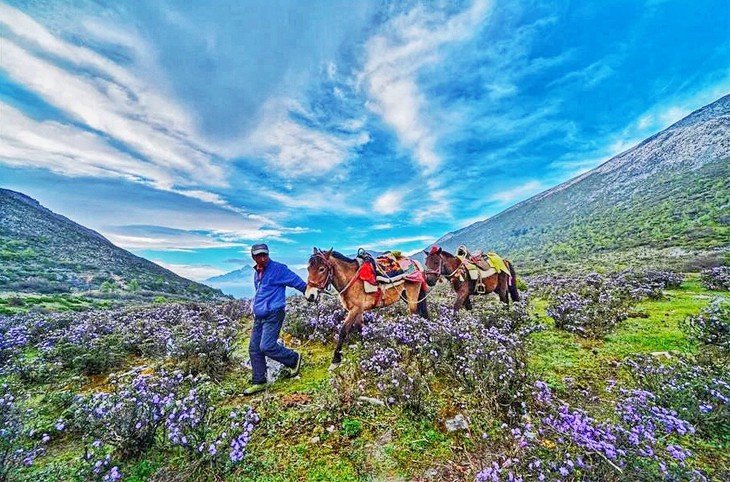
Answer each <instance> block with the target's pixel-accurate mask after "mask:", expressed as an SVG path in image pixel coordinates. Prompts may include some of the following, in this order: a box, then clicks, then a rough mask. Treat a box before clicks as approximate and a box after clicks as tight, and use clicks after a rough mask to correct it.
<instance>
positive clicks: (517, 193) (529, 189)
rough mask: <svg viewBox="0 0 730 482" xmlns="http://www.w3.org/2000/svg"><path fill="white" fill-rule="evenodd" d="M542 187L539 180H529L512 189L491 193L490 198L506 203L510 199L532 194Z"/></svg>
mask: <svg viewBox="0 0 730 482" xmlns="http://www.w3.org/2000/svg"><path fill="white" fill-rule="evenodd" d="M542 189H543V186H542V184H541V183H540V182H539V181H530V182H527V183H525V184H522V185H520V186H517V187H515V188H513V189H510V190H507V191H501V192H498V193H496V194H493V195H492V196H491V197H490V199H492V200H494V201H499V202H502V203H508V202H510V201H514V200H515V199H521V198H524V197H526V196H527V195H530V194H534V193H536V192H538V191H540V190H542Z"/></svg>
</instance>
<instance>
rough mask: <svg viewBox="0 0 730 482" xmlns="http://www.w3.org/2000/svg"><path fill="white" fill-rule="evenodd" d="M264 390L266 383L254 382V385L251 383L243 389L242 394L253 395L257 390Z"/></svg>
mask: <svg viewBox="0 0 730 482" xmlns="http://www.w3.org/2000/svg"><path fill="white" fill-rule="evenodd" d="M264 390H266V384H265V383H256V384H254V385H251V386H250V387H248V388H247V389H245V390H244V391H243V394H244V395H255V394H257V393H259V392H263V391H264Z"/></svg>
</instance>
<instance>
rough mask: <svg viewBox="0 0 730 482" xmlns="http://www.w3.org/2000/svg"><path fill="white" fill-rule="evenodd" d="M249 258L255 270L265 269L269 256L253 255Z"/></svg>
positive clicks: (264, 254)
mask: <svg viewBox="0 0 730 482" xmlns="http://www.w3.org/2000/svg"><path fill="white" fill-rule="evenodd" d="M251 257H252V258H253V260H254V261H255V262H256V267H257V268H266V265H267V264H269V255H268V254H266V253H259V254H254V255H253V256H251Z"/></svg>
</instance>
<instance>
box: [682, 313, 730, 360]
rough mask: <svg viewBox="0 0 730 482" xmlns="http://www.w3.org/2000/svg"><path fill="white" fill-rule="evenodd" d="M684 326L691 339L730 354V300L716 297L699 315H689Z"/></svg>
mask: <svg viewBox="0 0 730 482" xmlns="http://www.w3.org/2000/svg"><path fill="white" fill-rule="evenodd" d="M682 328H683V329H684V331H685V332H686V333H687V335H688V336H689V338H690V339H692V340H694V341H696V342H698V343H701V344H703V345H708V346H713V347H716V348H718V349H719V351H720V353H722V354H724V355H727V356H730V302H729V301H725V300H722V299H716V300H715V301H714V302H712V303H710V304H709V305H708V306H706V307H705V308H703V309H702V310H700V313H699V314H698V315H696V316H689V317H687V318H686V319H685V320H684V322H683V323H682Z"/></svg>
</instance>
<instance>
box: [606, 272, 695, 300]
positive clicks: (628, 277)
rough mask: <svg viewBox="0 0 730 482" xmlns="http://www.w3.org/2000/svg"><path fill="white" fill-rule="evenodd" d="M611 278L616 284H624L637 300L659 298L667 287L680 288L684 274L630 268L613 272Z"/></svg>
mask: <svg viewBox="0 0 730 482" xmlns="http://www.w3.org/2000/svg"><path fill="white" fill-rule="evenodd" d="M611 280H612V282H613V284H615V285H619V286H620V285H624V286H625V287H626V288H627V289H628V290H629V294H630V296H631V297H632V298H634V299H635V300H637V301H640V300H642V299H645V298H648V299H651V300H659V299H662V298H663V297H664V290H665V289H673V288H679V286H680V285H681V284H682V282H683V281H684V276H683V275H681V274H678V273H675V272H673V271H663V270H656V269H644V270H637V269H629V270H624V271H621V272H618V273H615V274H613V275H612V276H611Z"/></svg>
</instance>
